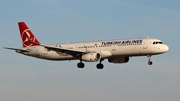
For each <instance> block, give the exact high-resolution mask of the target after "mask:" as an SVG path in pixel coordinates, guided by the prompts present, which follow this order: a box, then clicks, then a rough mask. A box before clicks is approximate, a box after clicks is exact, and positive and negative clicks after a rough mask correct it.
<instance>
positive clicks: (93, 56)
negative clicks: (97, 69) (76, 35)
mask: <svg viewBox="0 0 180 101" xmlns="http://www.w3.org/2000/svg"><path fill="white" fill-rule="evenodd" d="M100 58H101V55H100V53H86V54H83V55H82V57H81V59H82V61H86V62H96V61H99V59H100Z"/></svg>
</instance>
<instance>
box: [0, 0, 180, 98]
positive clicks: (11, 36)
mask: <svg viewBox="0 0 180 101" xmlns="http://www.w3.org/2000/svg"><path fill="white" fill-rule="evenodd" d="M179 4H180V1H179V0H154V1H152V0H136V1H135V0H15V1H13V0H2V1H1V3H0V12H1V14H0V29H1V30H0V35H1V37H0V43H1V44H0V46H1V47H2V49H1V50H0V51H1V57H0V60H1V63H0V100H1V101H12V100H13V101H49V100H52V101H59V100H63V101H72V100H75V101H77V100H78V101H84V100H86V101H92V100H93V101H97V100H103V101H109V100H113V101H119V100H123V101H152V100H153V101H179V99H180V96H179V95H180V78H179V77H180V68H179V67H180V59H179V53H178V52H179V51H180V47H179V45H178V43H180V40H179V38H180V7H179ZM18 21H24V22H26V23H27V25H28V26H29V28H30V29H31V30H32V32H33V33H34V34H35V35H36V37H37V38H38V40H40V41H41V42H42V43H64V42H67V41H68V42H76V41H92V40H107V39H126V38H141V37H147V36H149V37H153V38H158V39H161V40H162V41H163V42H164V43H165V44H167V45H168V46H169V48H170V50H169V51H168V52H167V53H165V54H162V55H158V56H153V57H152V61H153V63H154V64H153V65H152V66H148V65H147V58H146V57H133V58H130V61H129V63H127V64H118V65H117V64H111V63H108V62H107V61H103V64H104V65H105V68H104V69H103V70H97V69H96V67H95V65H96V64H97V63H86V67H85V68H84V69H78V68H77V67H76V64H77V63H78V62H79V61H71V62H69V61H62V62H59V61H56V62H54V61H47V60H40V59H35V58H31V57H26V56H23V55H21V54H17V53H15V52H13V51H9V50H4V49H3V47H5V46H6V47H7V46H9V47H21V40H20V36H19V29H18V26H17V22H18Z"/></svg>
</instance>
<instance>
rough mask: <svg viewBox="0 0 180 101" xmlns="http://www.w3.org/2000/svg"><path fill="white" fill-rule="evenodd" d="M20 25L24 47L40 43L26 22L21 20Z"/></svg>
mask: <svg viewBox="0 0 180 101" xmlns="http://www.w3.org/2000/svg"><path fill="white" fill-rule="evenodd" d="M18 25H19V30H20V35H21V38H22V45H23V47H27V46H35V45H37V44H40V42H39V41H38V40H37V39H36V37H35V36H34V35H33V33H32V32H31V30H30V29H29V28H28V27H27V25H26V24H25V23H24V22H19V23H18ZM34 43H36V44H34Z"/></svg>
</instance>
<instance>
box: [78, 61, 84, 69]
mask: <svg viewBox="0 0 180 101" xmlns="http://www.w3.org/2000/svg"><path fill="white" fill-rule="evenodd" d="M84 66H85V65H84V63H82V61H81V62H79V63H78V64H77V67H78V68H84Z"/></svg>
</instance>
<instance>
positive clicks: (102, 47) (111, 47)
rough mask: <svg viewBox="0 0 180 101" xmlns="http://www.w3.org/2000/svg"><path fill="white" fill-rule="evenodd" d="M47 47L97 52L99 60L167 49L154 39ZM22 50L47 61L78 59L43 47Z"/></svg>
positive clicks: (156, 52)
mask: <svg viewBox="0 0 180 101" xmlns="http://www.w3.org/2000/svg"><path fill="white" fill-rule="evenodd" d="M49 46H53V47H59V48H63V49H70V50H81V51H87V52H88V51H91V52H98V53H100V54H101V58H103V59H107V58H112V57H124V56H128V57H131V56H145V55H156V54H161V53H164V52H166V51H168V49H169V48H168V46H167V45H165V44H163V43H162V42H161V41H160V40H158V39H154V38H142V39H125V40H106V41H95V42H81V43H65V44H51V45H49ZM22 49H26V50H29V52H19V53H22V54H24V55H28V56H33V57H37V58H42V59H47V60H74V59H78V58H77V57H74V56H72V55H70V54H67V53H63V52H57V51H53V50H48V49H46V48H45V47H43V46H30V47H24V48H22Z"/></svg>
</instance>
